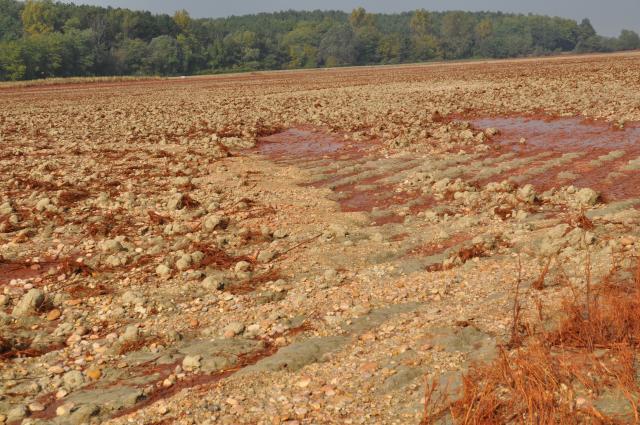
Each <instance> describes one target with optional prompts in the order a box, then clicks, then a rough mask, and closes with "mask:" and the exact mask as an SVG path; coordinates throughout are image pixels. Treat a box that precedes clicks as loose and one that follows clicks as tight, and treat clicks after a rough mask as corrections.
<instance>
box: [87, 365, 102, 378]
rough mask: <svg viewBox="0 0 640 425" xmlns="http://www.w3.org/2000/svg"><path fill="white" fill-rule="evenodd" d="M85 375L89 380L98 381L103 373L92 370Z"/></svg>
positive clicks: (98, 370) (95, 369)
mask: <svg viewBox="0 0 640 425" xmlns="http://www.w3.org/2000/svg"><path fill="white" fill-rule="evenodd" d="M85 374H86V375H87V377H88V378H89V379H92V380H94V381H97V380H98V379H100V377H101V376H102V371H101V370H100V369H98V368H90V369H87V370H86V372H85Z"/></svg>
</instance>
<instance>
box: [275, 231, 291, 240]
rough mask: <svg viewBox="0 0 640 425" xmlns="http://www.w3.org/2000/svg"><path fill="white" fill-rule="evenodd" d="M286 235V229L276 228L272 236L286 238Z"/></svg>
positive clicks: (287, 233) (287, 234)
mask: <svg viewBox="0 0 640 425" xmlns="http://www.w3.org/2000/svg"><path fill="white" fill-rule="evenodd" d="M287 236H289V232H287V231H286V230H284V229H278V230H276V231H275V232H273V237H274V238H275V239H284V238H286V237H287Z"/></svg>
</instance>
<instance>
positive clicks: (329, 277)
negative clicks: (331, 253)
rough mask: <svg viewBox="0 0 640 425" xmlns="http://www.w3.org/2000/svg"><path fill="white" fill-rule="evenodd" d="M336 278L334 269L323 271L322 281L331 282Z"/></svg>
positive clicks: (336, 273) (336, 274)
mask: <svg viewBox="0 0 640 425" xmlns="http://www.w3.org/2000/svg"><path fill="white" fill-rule="evenodd" d="M337 277H338V272H337V270H336V269H327V270H325V271H324V280H325V281H327V282H332V281H334V280H335V279H336V278H337Z"/></svg>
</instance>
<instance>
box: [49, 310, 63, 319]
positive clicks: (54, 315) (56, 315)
mask: <svg viewBox="0 0 640 425" xmlns="http://www.w3.org/2000/svg"><path fill="white" fill-rule="evenodd" d="M61 315H62V313H61V312H60V310H58V309H57V308H54V309H53V310H51V311H50V312H48V313H47V320H48V321H50V322H53V321H54V320H58V319H59V318H60V316H61Z"/></svg>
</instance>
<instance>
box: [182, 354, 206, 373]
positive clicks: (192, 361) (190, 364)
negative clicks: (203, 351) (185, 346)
mask: <svg viewBox="0 0 640 425" xmlns="http://www.w3.org/2000/svg"><path fill="white" fill-rule="evenodd" d="M201 360H202V356H201V355H199V354H196V355H191V356H186V357H185V358H184V359H183V360H182V368H183V369H184V370H195V369H198V368H199V367H200V361H201Z"/></svg>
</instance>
